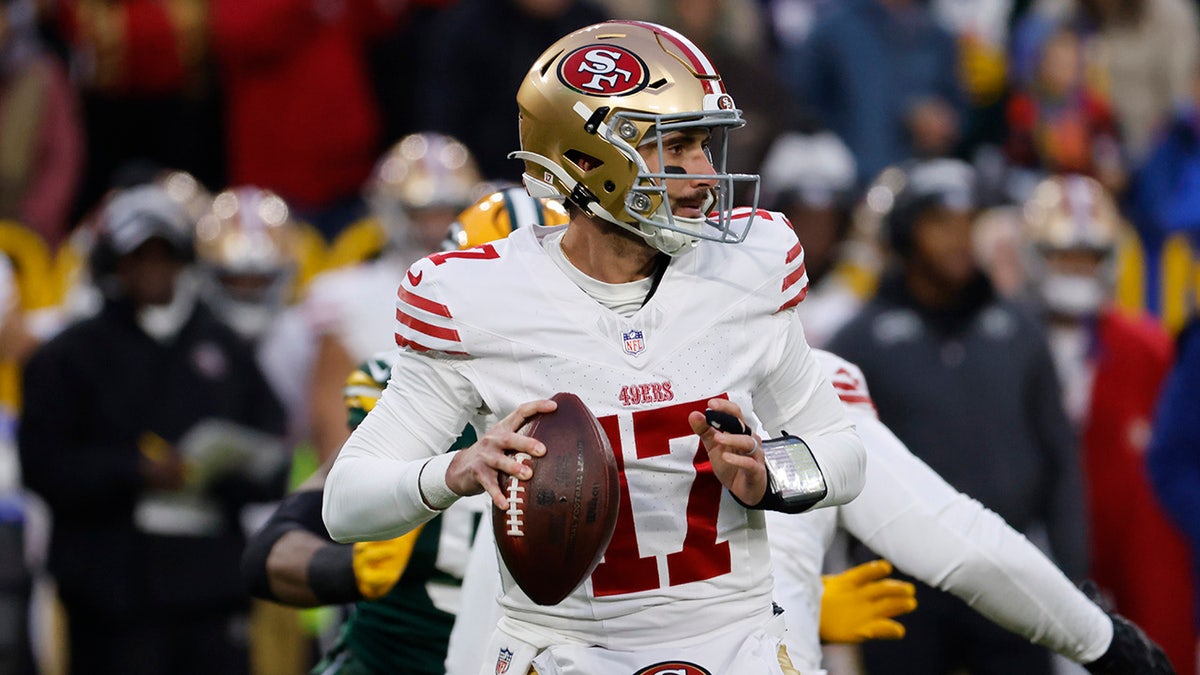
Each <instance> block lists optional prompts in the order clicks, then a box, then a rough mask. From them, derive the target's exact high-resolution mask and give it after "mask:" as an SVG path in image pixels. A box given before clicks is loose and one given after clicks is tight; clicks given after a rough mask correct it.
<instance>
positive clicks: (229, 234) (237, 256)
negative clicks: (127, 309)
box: [196, 187, 300, 338]
mask: <svg viewBox="0 0 1200 675" xmlns="http://www.w3.org/2000/svg"><path fill="white" fill-rule="evenodd" d="M299 240H300V232H299V226H298V225H297V224H296V222H295V221H293V220H292V219H291V216H290V215H289V213H288V206H287V204H286V203H285V202H284V201H283V199H282V198H280V197H279V196H278V195H276V194H275V193H273V192H271V191H269V190H263V189H260V188H254V187H240V188H234V189H230V190H226V191H224V192H222V193H221V194H219V195H217V196H216V197H214V198H213V200H212V206H211V208H210V209H209V211H208V212H207V213H205V214H204V215H203V216H201V218H200V220H199V222H198V223H197V224H196V256H197V259H198V262H199V267H200V270H201V273H202V275H203V278H204V282H205V292H206V296H205V297H206V298H207V299H208V300H209V301H210V304H211V306H212V307H213V310H214V311H216V312H217V314H218V315H220V316H221V318H222V319H224V320H225V321H226V322H227V323H228V324H229V325H230V326H232V327H233V328H234V329H235V330H237V331H238V332H239V333H241V334H242V335H244V336H246V337H249V338H256V337H259V336H261V335H262V334H263V332H264V331H265V330H266V329H267V327H268V326H269V325H270V323H271V321H272V320H273V319H274V318H275V316H276V315H277V314H278V313H279V311H280V310H282V309H283V307H284V305H285V304H286V303H287V301H288V296H289V293H290V291H291V286H292V281H293V279H294V277H295V273H296V263H297V258H298V255H299V246H300V241H299Z"/></svg>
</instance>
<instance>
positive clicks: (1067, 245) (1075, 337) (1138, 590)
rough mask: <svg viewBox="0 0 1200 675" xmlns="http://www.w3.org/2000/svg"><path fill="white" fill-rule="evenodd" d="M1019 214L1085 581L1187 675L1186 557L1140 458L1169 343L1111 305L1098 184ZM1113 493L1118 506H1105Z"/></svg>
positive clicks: (1115, 230) (1064, 183)
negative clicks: (1082, 524) (1075, 439)
mask: <svg viewBox="0 0 1200 675" xmlns="http://www.w3.org/2000/svg"><path fill="white" fill-rule="evenodd" d="M1021 212H1022V214H1023V215H1024V223H1025V234H1026V237H1025V239H1026V241H1027V253H1028V256H1027V258H1028V260H1029V280H1030V285H1031V286H1032V289H1031V290H1032V291H1033V293H1034V295H1035V296H1036V298H1037V299H1038V300H1039V304H1040V306H1041V308H1042V310H1043V315H1044V316H1045V317H1046V320H1047V333H1048V339H1049V343H1050V348H1051V354H1052V355H1053V357H1054V362H1055V366H1056V368H1057V370H1058V374H1059V379H1060V381H1061V382H1062V383H1063V393H1064V401H1065V407H1066V409H1067V414H1068V416H1069V417H1070V418H1071V421H1072V422H1073V423H1074V424H1075V426H1076V428H1077V429H1078V430H1079V434H1080V438H1081V443H1080V451H1081V452H1082V459H1083V462H1082V467H1083V476H1084V481H1085V485H1086V486H1087V489H1086V490H1085V491H1084V492H1085V493H1086V494H1087V496H1088V514H1089V516H1090V518H1089V525H1090V527H1088V533H1089V543H1090V554H1091V555H1090V564H1091V567H1090V570H1091V571H1090V574H1091V577H1092V579H1094V580H1095V581H1096V583H1097V584H1098V585H1099V586H1100V588H1101V589H1102V590H1103V591H1104V592H1105V593H1106V594H1107V595H1108V596H1110V597H1111V598H1112V599H1113V602H1114V603H1115V605H1116V606H1117V607H1118V608H1119V609H1120V610H1121V611H1122V612H1123V613H1125V614H1126V615H1128V616H1129V618H1131V619H1133V620H1134V621H1136V622H1137V623H1138V624H1139V625H1141V626H1142V627H1144V628H1145V629H1146V632H1147V633H1148V634H1149V635H1150V636H1151V637H1153V638H1154V639H1155V640H1157V641H1158V642H1159V643H1160V644H1162V646H1163V647H1164V648H1165V649H1166V651H1167V653H1168V654H1170V655H1171V657H1172V661H1173V662H1174V663H1175V664H1176V665H1178V666H1179V668H1180V670H1183V669H1184V668H1183V667H1184V665H1185V664H1186V666H1187V672H1192V671H1194V668H1195V666H1194V662H1195V654H1196V641H1195V634H1194V633H1193V630H1192V628H1193V627H1192V626H1191V625H1190V623H1189V622H1188V621H1187V620H1186V618H1185V617H1190V616H1193V607H1192V602H1193V590H1192V580H1191V562H1190V556H1189V553H1188V550H1187V546H1186V544H1185V543H1184V540H1183V538H1182V536H1181V535H1180V533H1179V531H1178V530H1176V529H1175V527H1174V526H1173V525H1172V524H1171V523H1170V521H1169V520H1168V519H1167V517H1166V514H1165V513H1164V512H1163V510H1162V508H1161V507H1160V506H1159V503H1158V500H1157V499H1155V496H1154V492H1153V488H1152V487H1151V484H1150V481H1149V479H1148V476H1147V465H1146V459H1145V455H1146V450H1147V448H1148V446H1149V443H1150V437H1151V432H1150V428H1151V422H1152V420H1153V419H1154V416H1155V410H1156V406H1157V405H1158V400H1159V392H1160V390H1161V389H1162V386H1163V382H1164V380H1165V379H1166V376H1167V372H1168V371H1169V369H1170V367H1171V363H1172V361H1173V360H1174V350H1173V348H1172V345H1171V339H1170V337H1169V336H1168V335H1167V332H1166V330H1165V329H1163V328H1162V327H1161V326H1160V325H1159V324H1158V322H1157V321H1154V320H1152V319H1151V318H1150V317H1149V315H1147V314H1140V315H1139V314H1131V313H1129V312H1127V311H1122V310H1118V309H1117V307H1116V306H1115V304H1114V302H1113V289H1114V287H1115V285H1116V277H1117V247H1118V244H1119V241H1120V238H1121V236H1122V234H1123V231H1124V228H1125V227H1126V226H1125V224H1124V223H1123V222H1122V220H1121V216H1120V212H1119V211H1118V209H1117V204H1116V203H1115V201H1114V200H1113V198H1112V196H1110V195H1109V193H1108V191H1107V190H1106V189H1105V188H1104V187H1103V186H1102V185H1101V184H1100V183H1099V182H1098V181H1096V180H1094V179H1092V178H1089V177H1087V176H1080V175H1064V176H1053V177H1050V178H1047V179H1046V180H1044V181H1042V182H1041V183H1039V184H1038V186H1037V187H1036V188H1035V189H1034V190H1033V193H1032V194H1031V196H1030V198H1029V200H1028V201H1027V202H1026V203H1025V205H1024V208H1022V209H1021ZM1130 234H1132V233H1130ZM1113 494H1120V495H1121V499H1120V500H1116V501H1114V500H1111V499H1106V497H1105V496H1106V495H1113ZM1149 552H1152V555H1147V553H1149Z"/></svg>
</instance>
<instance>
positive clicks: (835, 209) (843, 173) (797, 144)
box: [762, 131, 863, 347]
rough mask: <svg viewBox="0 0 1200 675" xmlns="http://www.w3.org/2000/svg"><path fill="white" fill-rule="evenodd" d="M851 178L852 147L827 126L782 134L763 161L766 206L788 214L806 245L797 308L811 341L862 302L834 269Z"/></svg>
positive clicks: (829, 332) (818, 341)
mask: <svg viewBox="0 0 1200 675" xmlns="http://www.w3.org/2000/svg"><path fill="white" fill-rule="evenodd" d="M854 180H855V171H854V158H853V157H852V156H851V155H850V149H849V148H847V147H846V145H845V144H844V143H842V141H841V140H840V139H838V137H837V136H834V135H833V134H832V133H830V132H828V131H825V132H820V133H816V134H786V135H783V136H780V137H779V138H777V139H776V140H775V142H774V143H773V144H772V145H771V149H770V151H769V152H768V153H767V158H766V160H765V161H764V162H763V165H762V190H763V199H762V201H763V204H764V206H765V208H767V209H770V210H773V211H780V212H782V213H783V214H784V215H785V216H787V218H788V220H789V221H791V224H792V229H794V230H795V231H796V236H797V237H798V238H799V239H800V243H801V244H803V245H804V268H805V270H807V273H808V295H806V296H805V298H804V302H802V303H800V304H799V305H797V306H796V312H797V313H798V314H799V315H800V317H801V322H802V323H803V324H804V337H805V338H807V339H808V343H809V344H810V345H812V346H814V347H820V346H821V345H823V344H825V342H826V341H827V340H828V339H829V338H830V337H832V336H833V334H834V333H835V332H837V329H839V328H841V327H842V325H843V324H844V323H845V322H847V321H849V320H850V319H851V318H853V317H854V315H855V314H857V313H858V310H859V309H860V308H861V307H862V305H863V297H862V296H861V295H860V294H859V293H858V292H857V289H856V288H855V286H854V284H853V282H852V281H851V280H850V279H848V278H846V275H845V274H841V273H839V272H840V270H838V269H835V267H836V266H837V263H838V261H839V257H840V250H841V243H842V240H843V239H845V237H846V234H847V232H848V230H849V227H850V211H851V206H852V205H853V195H854Z"/></svg>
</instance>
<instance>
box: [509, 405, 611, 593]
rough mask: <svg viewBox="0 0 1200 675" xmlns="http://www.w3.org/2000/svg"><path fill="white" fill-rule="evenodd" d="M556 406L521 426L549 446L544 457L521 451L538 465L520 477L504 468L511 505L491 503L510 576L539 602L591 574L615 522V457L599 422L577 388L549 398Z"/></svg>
mask: <svg viewBox="0 0 1200 675" xmlns="http://www.w3.org/2000/svg"><path fill="white" fill-rule="evenodd" d="M551 399H552V400H554V401H557V402H558V409H557V410H555V411H554V412H551V413H544V414H541V415H538V416H537V417H534V418H533V419H532V420H531V421H529V422H528V423H526V425H525V426H524V427H523V428H522V429H521V433H523V434H525V435H527V436H530V437H532V438H536V439H537V440H539V441H541V442H542V444H543V445H545V446H546V454H545V455H544V456H542V457H530V456H529V455H527V454H525V453H519V454H518V457H520V458H521V460H522V461H524V462H525V463H526V464H528V465H529V466H530V467H531V468H532V469H533V477H532V478H530V479H529V480H520V479H518V478H516V477H515V476H510V475H508V474H505V473H501V474H500V487H501V489H503V490H504V492H505V496H506V497H508V503H509V508H508V511H501V510H500V509H499V508H496V507H495V506H492V530H493V532H494V533H495V535H496V546H497V547H498V548H499V550H500V557H501V558H503V560H504V564H505V566H506V567H508V571H509V572H510V573H511V574H512V577H513V580H514V581H516V583H517V585H518V586H520V587H521V590H523V591H525V594H526V595H528V596H529V598H530V599H531V600H533V601H534V602H536V603H537V604H539V605H556V604H558V603H560V602H562V601H563V599H564V598H566V597H567V596H568V595H570V594H571V592H572V591H574V590H575V589H576V588H578V587H579V584H581V583H583V580H584V579H587V578H588V576H590V575H591V573H592V570H594V569H596V565H599V564H600V559H601V558H603V557H604V551H605V549H607V548H608V542H609V540H611V539H612V535H613V530H614V529H615V528H616V525H617V509H618V508H619V506H620V503H621V485H620V482H619V479H618V476H617V460H616V458H615V457H614V456H613V451H612V446H611V445H610V444H609V441H608V436H607V435H605V433H604V429H602V428H601V427H600V422H599V421H598V420H597V419H596V416H595V415H593V414H592V411H591V410H589V409H588V407H587V406H586V405H584V403H583V401H581V400H580V399H579V397H578V396H576V395H574V394H567V393H558V394H555V395H554V396H552V397H551Z"/></svg>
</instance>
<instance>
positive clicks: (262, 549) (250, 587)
mask: <svg viewBox="0 0 1200 675" xmlns="http://www.w3.org/2000/svg"><path fill="white" fill-rule="evenodd" d="M299 529H301V528H300V526H299V525H297V524H296V523H289V522H283V521H277V520H275V519H274V518H271V520H268V521H267V524H266V525H264V526H263V527H262V529H261V530H259V531H258V532H255V533H254V536H252V537H250V539H249V540H247V541H246V548H245V549H243V550H242V582H243V583H245V584H246V592H248V593H249V594H250V595H251V597H255V598H262V599H263V600H272V601H275V602H278V601H279V598H277V597H275V593H274V592H273V591H271V578H270V575H269V574H267V558H268V557H269V556H270V555H271V549H273V548H275V542H277V541H279V539H280V538H281V537H283V535H285V534H287V533H288V532H291V531H292V530H299Z"/></svg>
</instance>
